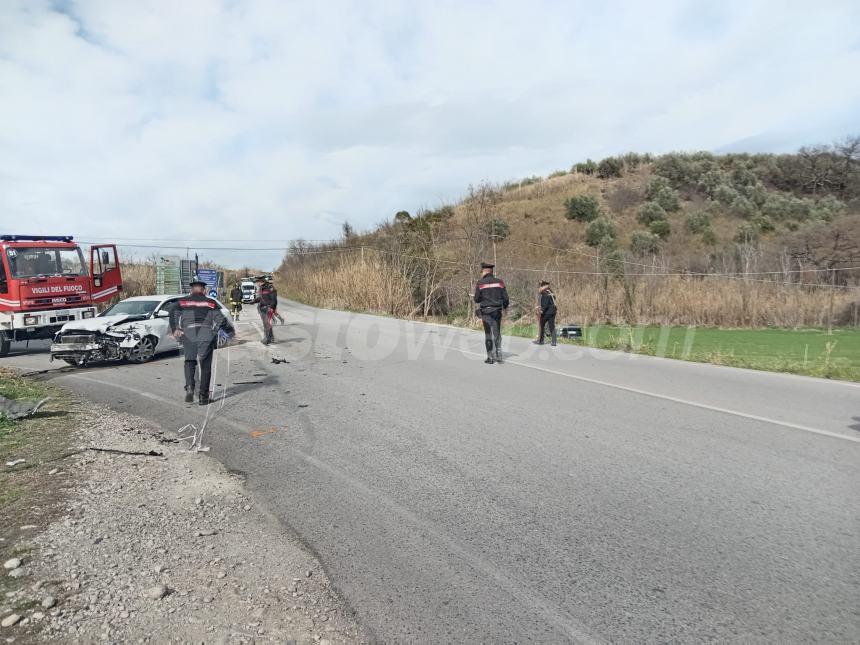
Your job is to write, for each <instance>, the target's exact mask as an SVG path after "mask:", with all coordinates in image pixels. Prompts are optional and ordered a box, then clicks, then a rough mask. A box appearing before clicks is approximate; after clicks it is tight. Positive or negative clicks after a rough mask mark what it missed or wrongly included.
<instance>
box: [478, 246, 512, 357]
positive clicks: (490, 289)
mask: <svg viewBox="0 0 860 645" xmlns="http://www.w3.org/2000/svg"><path fill="white" fill-rule="evenodd" d="M495 266H496V265H494V264H490V263H489V262H481V279H480V280H478V282H477V284H476V285H475V303H476V304H477V305H478V310H477V311H476V312H475V314H476V315H477V316H478V317H479V318H480V319H481V322H483V323H484V345H485V346H486V348H487V360H485V361H484V362H485V363H487V364H488V365H492V364H493V363H501V362H502V312H503V311H504V310H506V309H507V308H508V304H509V300H508V290H507V289H506V288H505V283H504V281H502V280H501V279H499V278H497V277H496V276H495V275H493V269H495Z"/></svg>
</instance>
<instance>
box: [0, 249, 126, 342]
mask: <svg viewBox="0 0 860 645" xmlns="http://www.w3.org/2000/svg"><path fill="white" fill-rule="evenodd" d="M121 290H122V273H121V272H120V267H119V256H118V255H117V252H116V245H113V244H106V245H99V246H93V247H91V248H90V258H89V266H87V263H86V261H85V260H84V253H83V251H81V247H79V246H78V245H77V244H75V243H74V241H73V238H72V236H71V235H62V236H43V235H0V356H6V355H7V354H8V353H9V347H10V344H11V343H12V341H16V340H32V339H39V338H51V337H52V336H53V335H54V333H55V332H56V331H57V330H59V329H60V327H62V326H63V325H64V324H65V323H67V322H69V321H72V320H81V319H82V318H92V317H94V316H95V315H96V307H95V304H96V303H98V302H103V301H106V300H110V299H111V298H112V297H113V296H115V295H116V294H117V293H119V292H120V291H121Z"/></svg>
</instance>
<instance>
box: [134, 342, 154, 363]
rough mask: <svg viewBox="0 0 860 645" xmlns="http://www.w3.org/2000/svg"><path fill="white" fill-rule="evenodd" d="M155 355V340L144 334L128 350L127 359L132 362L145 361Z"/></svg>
mask: <svg viewBox="0 0 860 645" xmlns="http://www.w3.org/2000/svg"><path fill="white" fill-rule="evenodd" d="M153 356H155V341H154V340H153V338H152V336H144V337H143V338H141V339H140V342H139V343H138V344H137V345H135V346H134V347H132V348H131V349H130V350H129V352H128V360H130V361H131V362H132V363H146V362H147V361H151V360H152V357H153Z"/></svg>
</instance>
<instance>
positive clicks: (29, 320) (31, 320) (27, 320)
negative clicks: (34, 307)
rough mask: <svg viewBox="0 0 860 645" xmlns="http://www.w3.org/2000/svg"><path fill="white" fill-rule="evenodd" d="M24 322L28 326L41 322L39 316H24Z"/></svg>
mask: <svg viewBox="0 0 860 645" xmlns="http://www.w3.org/2000/svg"><path fill="white" fill-rule="evenodd" d="M24 324H25V325H27V326H28V327H32V326H33V325H38V324H39V317H38V316H24Z"/></svg>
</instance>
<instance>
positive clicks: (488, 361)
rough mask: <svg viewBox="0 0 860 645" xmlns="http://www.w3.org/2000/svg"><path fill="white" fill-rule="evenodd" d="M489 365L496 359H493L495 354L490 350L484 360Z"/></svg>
mask: <svg viewBox="0 0 860 645" xmlns="http://www.w3.org/2000/svg"><path fill="white" fill-rule="evenodd" d="M484 362H485V363H486V364H487V365H492V364H493V363H495V362H496V361H494V360H493V355H492V354H491V353H490V352H487V360H485V361H484Z"/></svg>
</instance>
